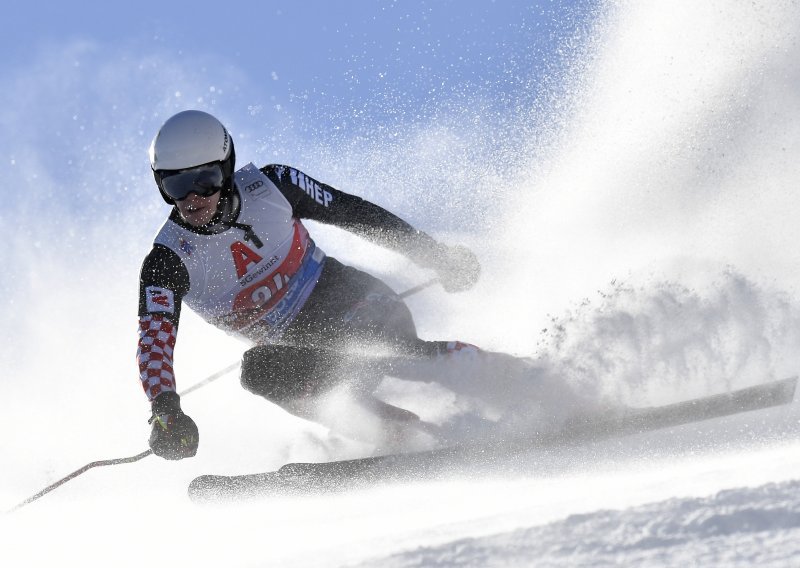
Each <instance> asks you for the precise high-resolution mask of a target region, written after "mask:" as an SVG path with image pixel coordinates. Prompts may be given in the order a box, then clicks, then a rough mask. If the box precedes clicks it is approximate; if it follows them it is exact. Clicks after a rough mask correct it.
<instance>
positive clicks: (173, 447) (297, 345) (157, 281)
mask: <svg viewBox="0 0 800 568" xmlns="http://www.w3.org/2000/svg"><path fill="white" fill-rule="evenodd" d="M149 153H150V165H151V167H152V170H153V175H154V177H155V181H156V185H157V186H158V189H159V191H160V193H161V196H162V197H163V199H164V201H166V202H167V203H168V204H170V205H172V206H174V207H173V209H172V211H171V213H170V215H169V218H168V220H167V221H166V222H165V224H164V225H163V227H162V228H161V229H160V231H159V232H158V234H157V236H156V237H155V240H154V244H153V247H152V249H151V251H150V252H149V254H148V255H147V256H146V258H145V259H144V262H143V265H142V270H141V277H140V291H139V341H138V351H137V359H138V363H139V372H140V379H141V382H142V387H143V388H144V391H145V393H146V394H147V396H148V399H149V400H150V402H151V408H152V417H151V419H150V422H151V424H152V430H151V435H150V448H151V449H152V450H153V453H155V454H156V455H158V456H161V457H164V458H166V459H182V458H186V457H191V456H193V455H195V453H196V451H197V445H198V440H199V436H198V430H197V426H196V424H195V423H194V421H193V420H192V419H191V418H190V417H189V416H188V415H186V414H185V413H184V412H183V411H182V410H181V404H180V397H179V396H178V394H177V393H176V390H175V376H174V372H173V364H172V361H173V348H174V346H175V340H176V335H177V330H178V323H179V319H180V314H181V309H182V306H183V304H184V303H185V304H186V305H188V306H189V307H190V308H192V309H193V310H194V311H196V312H197V313H198V314H199V315H200V316H201V317H202V318H203V319H205V320H206V321H208V322H210V323H212V324H213V325H215V326H217V327H219V328H221V329H223V330H225V331H227V332H229V333H232V334H235V335H237V336H239V337H242V338H244V339H246V340H249V341H250V342H252V343H253V344H254V346H253V347H252V348H251V349H249V350H248V351H246V352H245V354H244V356H243V359H242V371H241V383H242V385H243V387H244V388H245V389H247V390H249V391H251V392H253V393H255V394H258V395H260V396H263V397H265V398H266V399H268V400H270V401H271V402H274V403H276V404H278V405H280V406H282V407H284V408H286V409H287V410H289V411H290V412H294V413H295V414H301V415H302V414H303V409H304V408H306V407H305V406H304V403H305V402H306V401H309V400H314V399H315V398H317V397H318V396H319V395H321V394H323V393H325V392H327V391H328V390H329V389H331V388H332V387H334V386H336V385H337V383H338V382H340V381H342V380H350V381H353V382H354V383H358V381H360V380H363V377H364V375H375V374H376V373H378V372H379V370H380V367H378V366H375V361H376V360H377V361H378V362H380V360H381V357H377V358H376V357H372V358H371V357H367V356H359V355H353V352H352V346H353V345H358V346H360V347H362V348H363V347H365V346H368V348H369V350H370V351H371V352H372V353H377V352H380V353H382V354H396V355H402V356H405V357H408V356H413V357H420V358H429V359H436V358H442V357H447V356H448V354H451V353H453V352H455V351H458V350H461V349H464V348H466V350H475V349H476V348H474V347H473V346H469V345H467V344H463V343H460V342H454V341H424V340H422V339H420V338H419V337H418V336H417V333H416V329H415V326H414V321H413V319H412V316H411V313H410V311H409V310H408V308H407V307H406V305H405V304H404V303H403V301H402V300H401V298H400V297H399V296H398V295H397V294H396V293H395V292H394V291H392V290H391V289H390V288H389V286H387V285H386V284H385V283H383V282H382V281H380V280H379V279H377V278H375V277H373V276H371V275H369V274H367V273H365V272H362V271H360V270H357V269H355V268H353V267H350V266H346V265H344V264H342V263H341V262H339V261H337V260H336V259H334V258H332V257H328V256H326V255H325V254H324V253H323V252H322V250H321V249H319V248H318V247H317V246H316V244H315V242H314V241H313V240H312V239H311V237H310V236H309V233H308V231H307V230H306V228H305V227H304V226H303V223H302V219H313V220H315V221H319V222H322V223H329V224H332V225H335V226H338V227H341V228H343V229H346V230H348V231H350V232H352V233H354V234H356V235H359V236H361V237H364V238H366V239H368V240H370V241H372V242H374V243H377V244H379V245H382V246H384V247H387V248H389V249H392V250H395V251H398V252H400V253H403V254H404V255H406V256H407V257H408V258H410V259H411V260H412V261H414V262H415V263H416V264H418V265H420V266H422V267H426V268H432V269H434V270H435V271H436V272H437V273H438V276H439V278H440V281H441V284H442V285H443V287H444V288H445V290H447V291H448V292H458V291H462V290H466V289H468V288H470V287H471V286H473V285H474V283H475V282H476V281H477V279H478V276H479V273H480V266H479V263H478V260H477V258H476V257H475V255H474V254H473V253H472V252H471V251H470V250H469V249H467V248H466V247H463V246H446V245H444V244H441V243H438V242H436V241H435V240H434V239H433V238H431V237H430V236H428V235H427V234H425V233H423V232H421V231H418V230H416V229H414V228H413V227H412V226H411V225H409V224H408V223H406V222H405V221H403V220H402V219H400V218H399V217H397V216H395V215H393V214H392V213H390V212H388V211H386V210H384V209H382V208H381V207H379V206H377V205H375V204H373V203H370V202H368V201H365V200H363V199H361V198H359V197H356V196H353V195H349V194H347V193H344V192H342V191H339V190H337V189H334V188H333V187H331V186H329V185H326V184H324V183H321V182H318V181H316V180H315V179H313V178H311V177H310V176H308V175H306V174H305V173H303V172H301V171H299V170H296V169H294V168H292V167H288V166H283V165H268V166H265V167H263V168H257V167H256V166H254V165H253V164H247V165H245V166H244V167H242V168H241V169H239V170H236V168H235V160H236V154H235V151H234V144H233V139H232V138H231V136H230V134H229V133H228V131H227V129H226V128H225V127H224V126H223V125H222V123H220V122H219V121H218V120H217V119H216V118H214V117H213V116H211V115H210V114H207V113H205V112H201V111H197V110H187V111H184V112H180V113H178V114H176V115H174V116H173V117H171V118H169V119H168V120H167V121H166V122H165V123H164V125H163V126H162V127H161V129H160V130H159V131H158V133H157V134H156V136H155V138H154V139H153V142H152V144H151V146H150V152H149ZM376 350H380V351H376ZM362 353H363V349H362ZM386 360H390V358H386ZM373 378H374V377H373ZM363 382H364V384H363V385H362V386H361V387H360V388H361V390H362V391H363V392H362V394H363V395H364V396H363V400H364V401H367V405H368V406H369V405H370V404H371V405H372V406H371V408H372V410H373V411H375V412H377V413H379V414H381V415H382V416H383V417H384V418H387V417H388V418H394V419H396V420H397V421H399V422H406V423H407V422H413V421H414V420H416V421H418V418H417V417H416V415H414V414H413V413H411V412H408V411H405V410H403V409H399V408H396V407H393V406H390V405H386V404H385V403H381V402H380V401H378V400H377V399H375V398H373V397H371V396H370V388H372V387H374V386H375V385H374V384H372V383H370V381H369V380H365V381H363Z"/></svg>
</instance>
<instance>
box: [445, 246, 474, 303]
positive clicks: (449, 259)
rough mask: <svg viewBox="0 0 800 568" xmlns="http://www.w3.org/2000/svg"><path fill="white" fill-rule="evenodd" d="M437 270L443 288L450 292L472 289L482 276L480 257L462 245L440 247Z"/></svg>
mask: <svg viewBox="0 0 800 568" xmlns="http://www.w3.org/2000/svg"><path fill="white" fill-rule="evenodd" d="M435 268H436V272H438V273H439V279H440V280H441V282H442V287H443V288H444V289H445V290H446V291H448V292H463V291H464V290H468V289H470V288H472V287H473V286H474V285H475V283H476V282H477V281H478V277H479V276H480V275H481V264H480V262H478V257H477V256H475V253H473V252H472V251H471V250H469V249H468V248H467V247H465V246H461V245H456V246H452V247H449V246H446V245H439V250H438V251H437V254H436V267H435Z"/></svg>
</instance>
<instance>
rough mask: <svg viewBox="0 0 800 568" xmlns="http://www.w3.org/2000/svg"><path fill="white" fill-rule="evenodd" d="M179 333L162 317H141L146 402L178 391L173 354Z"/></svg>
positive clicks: (141, 369) (140, 357)
mask: <svg viewBox="0 0 800 568" xmlns="http://www.w3.org/2000/svg"><path fill="white" fill-rule="evenodd" d="M176 333H177V330H176V328H175V325H173V323H172V322H170V321H169V320H166V319H164V317H163V316H160V315H154V314H148V315H144V316H140V317H139V348H138V349H137V351H136V359H137V360H138V361H139V378H140V379H141V381H142V388H144V392H145V393H146V394H147V398H149V399H150V400H153V399H154V398H155V397H156V396H158V395H159V394H161V393H162V392H165V391H174V390H175V372H174V371H173V370H172V354H173V350H174V349H175V338H176Z"/></svg>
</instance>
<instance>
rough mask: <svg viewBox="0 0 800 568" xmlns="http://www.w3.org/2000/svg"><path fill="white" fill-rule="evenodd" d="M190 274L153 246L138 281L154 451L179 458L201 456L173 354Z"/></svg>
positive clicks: (143, 375)
mask: <svg viewBox="0 0 800 568" xmlns="http://www.w3.org/2000/svg"><path fill="white" fill-rule="evenodd" d="M188 291H189V273H188V271H187V270H186V267H185V266H184V265H183V263H182V262H181V260H180V259H179V258H178V255H176V254H175V253H174V252H172V251H171V250H169V249H168V248H166V247H163V246H160V245H155V246H154V247H153V250H152V251H150V254H148V255H147V257H146V258H145V260H144V263H143V265H142V271H141V275H140V277H139V344H138V349H137V351H136V358H137V360H138V362H139V378H140V379H141V381H142V387H143V388H144V391H145V393H146V394H147V398H148V399H149V400H150V402H151V409H152V417H151V418H150V423H151V424H152V430H151V432H150V449H151V450H153V453H154V454H156V455H157V456H161V457H163V458H166V459H171V460H176V459H182V458H186V457H192V456H193V455H195V453H196V452H197V444H198V441H199V435H198V432H197V425H196V424H195V423H194V421H193V420H192V419H191V418H189V417H188V416H187V415H186V414H184V413H183V411H182V410H181V404H180V397H179V396H178V393H177V392H176V391H175V373H174V371H173V367H172V353H173V349H174V348H175V339H176V337H177V332H178V320H179V319H180V313H181V301H182V299H183V297H184V296H185V295H186V293H187V292H188Z"/></svg>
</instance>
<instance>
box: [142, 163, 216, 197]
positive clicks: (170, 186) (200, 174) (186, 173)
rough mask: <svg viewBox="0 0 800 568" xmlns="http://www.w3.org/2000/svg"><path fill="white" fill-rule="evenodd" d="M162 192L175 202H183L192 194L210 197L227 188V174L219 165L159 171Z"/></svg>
mask: <svg viewBox="0 0 800 568" xmlns="http://www.w3.org/2000/svg"><path fill="white" fill-rule="evenodd" d="M156 175H157V176H158V183H159V185H160V186H161V190H162V191H163V192H164V193H166V194H167V195H168V196H169V197H170V198H171V199H174V200H175V201H182V200H183V199H186V198H187V197H189V194H190V193H196V194H197V195H199V196H200V197H210V196H212V195H214V194H215V193H217V192H218V191H220V190H221V189H223V188H224V187H225V177H226V176H225V172H223V171H222V165H221V164H218V163H214V164H207V165H205V166H199V167H197V168H191V169H188V170H159V171H157V172H156Z"/></svg>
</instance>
